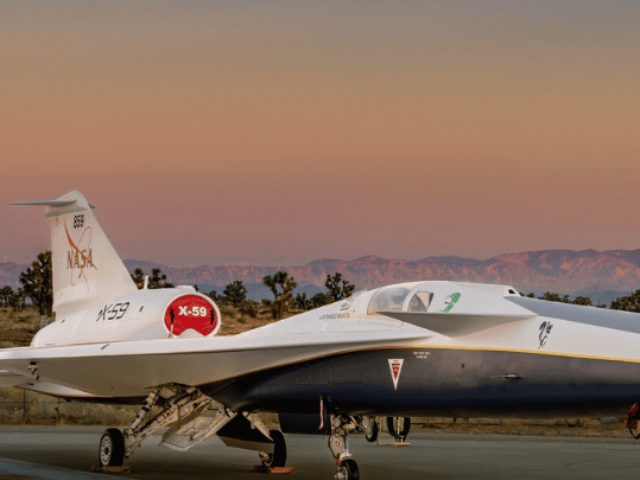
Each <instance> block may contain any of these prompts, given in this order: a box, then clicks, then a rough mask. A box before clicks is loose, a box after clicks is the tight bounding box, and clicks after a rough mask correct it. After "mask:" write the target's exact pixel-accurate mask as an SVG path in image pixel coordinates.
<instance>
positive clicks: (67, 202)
mask: <svg viewBox="0 0 640 480" xmlns="http://www.w3.org/2000/svg"><path fill="white" fill-rule="evenodd" d="M76 202H77V200H76V199H71V200H60V199H58V200H36V201H35V202H13V203H10V204H9V205H40V206H43V207H64V206H67V205H73V204H74V203H76ZM89 206H90V207H91V208H96V207H95V205H91V204H89Z"/></svg>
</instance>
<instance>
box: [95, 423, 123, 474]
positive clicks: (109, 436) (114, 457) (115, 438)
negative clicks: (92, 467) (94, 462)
mask: <svg viewBox="0 0 640 480" xmlns="http://www.w3.org/2000/svg"><path fill="white" fill-rule="evenodd" d="M98 457H99V460H100V466H101V467H121V466H122V463H123V462H124V436H123V435H122V432H121V431H120V430H118V429H117V428H108V429H106V430H105V431H104V433H103V434H102V438H101V439H100V451H99V455H98Z"/></svg>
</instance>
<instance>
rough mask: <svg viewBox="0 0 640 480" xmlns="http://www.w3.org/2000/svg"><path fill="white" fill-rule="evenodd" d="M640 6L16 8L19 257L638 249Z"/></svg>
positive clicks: (6, 158) (6, 157)
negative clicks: (90, 212)
mask: <svg viewBox="0 0 640 480" xmlns="http://www.w3.org/2000/svg"><path fill="white" fill-rule="evenodd" d="M639 26H640V2H638V1H637V0H633V1H610V2H605V1H599V2H595V1H589V0H579V1H577V0H574V1H536V2H527V1H522V2H519V1H486V2H479V1H473V2H451V1H449V0H447V1H441V2H439V1H430V2H420V1H400V2H389V1H366V2H365V1H355V0H351V1H348V2H345V1H332V0H323V1H314V2H311V1H305V0H295V1H238V0H235V1H229V2H215V1H214V2H208V1H192V2H176V3H173V2H161V1H154V2H129V1H124V2H114V1H109V2H82V1H65V2H30V1H15V2H10V1H8V2H3V3H2V4H1V5H0V187H1V188H0V225H1V226H2V227H1V229H0V262H1V261H7V260H9V261H15V262H27V261H30V260H31V259H32V258H33V257H35V255H36V254H37V253H38V252H39V251H41V250H44V249H45V248H48V246H49V228H48V225H47V223H46V222H45V220H44V218H43V211H42V208H41V207H29V208H27V207H8V206H6V204H7V203H9V202H13V201H25V200H41V199H51V198H57V197H59V196H61V195H62V194H64V193H66V192H68V191H70V190H80V191H81V192H82V193H83V194H84V195H85V197H86V198H87V200H88V201H89V202H91V203H93V204H95V205H97V207H98V208H97V209H96V210H95V213H96V215H97V218H98V220H99V221H100V223H101V225H102V227H103V229H104V230H105V232H106V233H107V235H108V236H109V238H110V239H111V241H112V243H113V244H114V246H115V248H116V249H117V250H118V252H119V253H120V254H121V256H122V257H123V258H135V259H141V260H150V261H155V262H158V263H162V264H168V265H189V264H200V263H207V264H210V265H220V264H225V263H239V262H246V263H257V264H263V265H269V264H275V263H283V262H284V263H289V264H292V265H294V264H300V263H305V262H307V261H310V260H314V259H319V258H326V257H331V258H343V259H352V258H356V257H359V256H363V255H379V256H383V257H388V258H409V259H421V258H424V257H427V256H431V255H459V256H466V257H473V258H488V257H491V256H494V255H497V254H501V253H509V252H518V251H525V250H543V249H576V250H577V249H586V248H594V249H597V250H607V249H636V248H640V235H639V233H640V218H639V217H640V216H639V215H638V211H639V208H640V28H639Z"/></svg>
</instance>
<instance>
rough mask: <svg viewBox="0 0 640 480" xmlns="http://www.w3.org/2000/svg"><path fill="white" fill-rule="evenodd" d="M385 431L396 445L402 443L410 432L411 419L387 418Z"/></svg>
mask: <svg viewBox="0 0 640 480" xmlns="http://www.w3.org/2000/svg"><path fill="white" fill-rule="evenodd" d="M387 430H389V434H390V435H391V436H392V437H393V438H395V439H396V442H398V443H404V442H405V440H406V439H407V435H409V430H411V417H387Z"/></svg>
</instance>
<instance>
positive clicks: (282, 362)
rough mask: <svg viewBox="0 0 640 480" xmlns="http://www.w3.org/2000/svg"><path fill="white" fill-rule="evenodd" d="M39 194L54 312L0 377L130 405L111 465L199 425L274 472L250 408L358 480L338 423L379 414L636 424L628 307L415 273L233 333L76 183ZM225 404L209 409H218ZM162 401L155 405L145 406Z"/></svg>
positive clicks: (638, 330) (366, 422)
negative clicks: (152, 272)
mask: <svg viewBox="0 0 640 480" xmlns="http://www.w3.org/2000/svg"><path fill="white" fill-rule="evenodd" d="M23 204H28V205H43V206H45V207H46V208H45V216H46V217H47V218H48V220H49V222H50V224H51V243H52V245H51V248H52V264H53V265H52V267H53V297H54V311H55V321H54V322H53V323H51V324H50V325H48V326H46V327H45V328H42V329H41V330H40V331H39V332H38V333H37V334H36V335H35V337H34V339H33V342H32V344H31V346H30V347H21V348H9V349H4V350H2V351H0V368H1V369H2V372H1V373H0V384H2V385H4V386H7V385H12V386H17V387H19V388H22V389H28V390H32V391H36V392H42V393H45V394H49V395H53V396H57V397H62V398H66V399H72V400H81V401H84V402H98V403H119V404H139V405H141V409H140V413H139V414H138V415H137V417H136V418H135V420H134V422H133V424H132V425H131V426H130V427H129V428H127V429H125V430H123V431H120V430H118V429H113V428H110V429H108V430H106V431H105V433H104V434H103V436H102V438H101V439H100V442H99V462H100V465H101V466H114V465H122V464H123V461H124V460H125V459H126V458H128V457H130V456H131V455H132V454H133V453H134V452H135V450H136V449H137V448H139V447H140V445H141V443H142V442H143V441H144V439H145V438H146V437H148V436H149V435H151V434H152V433H154V432H156V431H157V430H158V429H161V428H162V429H166V431H165V433H164V435H163V437H162V442H161V445H163V446H165V447H168V448H171V449H175V450H180V451H185V450H188V449H189V448H191V447H193V446H194V445H196V444H198V443H200V442H202V441H203V440H204V439H206V438H208V437H210V436H211V435H214V434H215V435H218V436H219V437H220V438H221V439H222V440H223V442H224V443H225V444H226V445H228V446H232V447H239V448H246V449H251V450H255V451H257V452H259V458H260V459H261V461H262V462H263V464H264V465H265V466H266V467H283V466H285V463H286V442H285V437H284V435H283V433H282V431H281V430H269V429H267V427H266V426H265V425H264V424H263V423H262V422H261V421H260V418H259V417H258V413H259V412H275V413H278V414H282V415H292V414H293V415H301V416H303V417H305V418H309V419H312V420H313V425H314V429H316V430H317V429H320V430H321V431H326V432H327V434H328V435H329V448H330V450H331V453H332V454H333V456H334V458H335V460H336V468H337V473H336V478H338V479H341V480H354V479H358V478H359V476H360V475H359V469H358V465H357V464H356V462H355V460H354V459H353V458H352V456H351V454H350V453H349V448H348V437H349V434H350V433H354V432H366V433H367V434H368V435H371V434H372V431H371V430H372V428H373V426H372V425H374V424H375V422H373V421H372V419H373V418H374V417H376V416H395V417H410V416H440V417H485V418H486V417H500V418H504V417H509V416H515V417H567V416H594V417H601V416H612V415H613V416H616V415H620V414H623V413H624V412H626V411H627V410H628V409H629V408H630V407H633V408H632V409H631V411H630V412H629V425H628V426H629V428H630V429H631V430H632V433H634V432H636V430H635V429H637V417H638V410H639V408H638V407H637V405H636V406H634V404H635V403H636V402H638V400H640V382H638V378H640V349H638V343H639V342H640V321H639V320H638V319H639V318H640V317H638V315H637V314H634V313H626V312H618V311H611V310H605V309H598V308H592V307H581V306H575V305H567V304H558V303H553V302H546V301H542V300H535V299H531V298H524V297H522V296H521V295H520V294H519V293H518V291H516V289H515V288H513V287H510V286H503V285H488V284H474V283H460V282H448V281H420V282H410V283H401V284H396V285H390V286H386V287H382V288H376V289H373V290H370V291H364V292H360V293H359V294H356V295H353V296H351V297H349V298H347V299H345V300H342V301H338V302H336V303H333V304H331V305H327V306H325V307H322V308H318V309H315V310H311V311H309V312H305V313H302V314H299V315H296V316H294V317H291V318H288V319H285V320H281V321H279V322H275V323H272V324H270V325H267V326H264V327H261V328H256V329H254V330H251V331H248V332H245V333H242V334H239V335H234V336H216V332H217V331H218V329H219V327H220V321H221V319H220V310H219V309H218V307H217V305H216V304H215V303H214V302H213V301H212V300H211V299H210V298H208V297H206V296H204V295H202V294H200V293H198V292H196V291H195V290H194V289H193V288H192V287H178V288H173V289H147V288H143V289H142V290H139V289H138V288H137V287H136V285H135V284H134V282H133V281H132V279H131V277H130V275H129V273H128V272H127V270H126V268H125V266H124V264H123V263H122V261H121V260H120V258H119V257H118V255H117V253H116V252H115V250H114V248H113V247H112V245H111V244H110V242H109V240H108V239H107V237H106V236H105V234H104V233H103V231H102V229H101V228H100V226H99V225H98V222H97V221H96V218H95V216H94V213H93V211H92V210H93V207H92V206H91V205H90V204H89V203H87V201H86V200H85V198H84V197H83V196H82V194H80V193H79V192H75V191H74V192H70V193H68V194H66V195H63V196H62V197H60V198H58V199H57V200H50V201H39V202H26V203H23ZM214 405H221V407H220V408H215V409H214V408H213V406H214ZM154 406H155V407H156V408H153V407H154Z"/></svg>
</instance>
